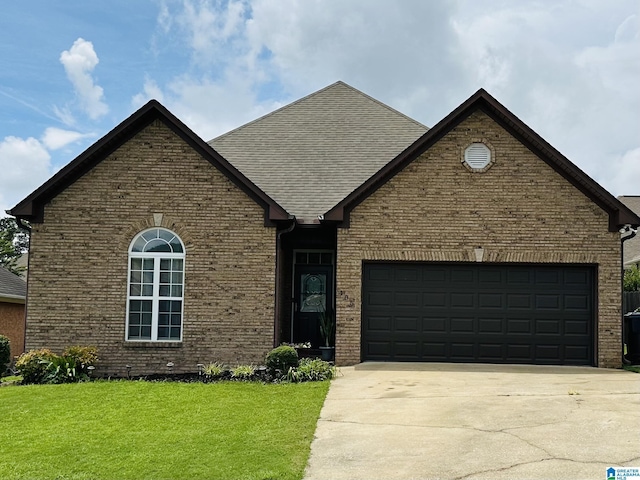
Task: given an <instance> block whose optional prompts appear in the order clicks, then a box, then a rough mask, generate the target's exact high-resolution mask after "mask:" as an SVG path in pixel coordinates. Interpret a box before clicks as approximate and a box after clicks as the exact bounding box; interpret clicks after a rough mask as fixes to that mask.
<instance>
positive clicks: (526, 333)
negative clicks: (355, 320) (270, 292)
mask: <svg viewBox="0 0 640 480" xmlns="http://www.w3.org/2000/svg"><path fill="white" fill-rule="evenodd" d="M363 268H364V271H363V296H362V359H363V360H387V361H433V362H480V363H532V364H550V365H593V343H594V341H593V330H594V306H593V305H594V280H593V277H594V269H593V267H586V266H566V265H563V266H556V265H544V266H539V265H536V266H531V265H486V264H426V263H419V264H415V263H411V264H408V263H365V264H364V267H363Z"/></svg>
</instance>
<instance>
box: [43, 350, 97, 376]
mask: <svg viewBox="0 0 640 480" xmlns="http://www.w3.org/2000/svg"><path fill="white" fill-rule="evenodd" d="M86 379H88V376H87V374H83V373H82V372H81V371H80V370H79V369H78V368H77V363H76V360H75V358H73V357H67V356H61V357H58V356H55V357H53V358H52V359H51V360H50V361H49V363H48V365H47V371H46V373H45V375H44V378H43V381H42V383H74V382H79V381H80V380H86Z"/></svg>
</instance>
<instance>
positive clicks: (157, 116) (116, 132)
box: [7, 100, 289, 224]
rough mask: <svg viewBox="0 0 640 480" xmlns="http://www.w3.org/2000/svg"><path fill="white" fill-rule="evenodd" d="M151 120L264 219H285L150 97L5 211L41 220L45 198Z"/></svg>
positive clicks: (273, 204) (271, 202) (265, 197)
mask: <svg viewBox="0 0 640 480" xmlns="http://www.w3.org/2000/svg"><path fill="white" fill-rule="evenodd" d="M154 120H160V121H162V122H163V123H164V124H165V125H167V127H169V128H170V129H171V130H172V131H173V132H174V133H176V134H177V135H178V136H179V137H180V138H182V139H183V140H184V141H185V142H186V143H187V144H189V145H190V146H191V147H192V148H193V149H194V150H196V151H197V152H198V153H199V154H200V155H202V157H203V158H204V159H205V160H207V161H209V163H211V164H212V165H213V166H214V167H216V168H217V169H218V170H220V171H221V172H222V173H223V174H224V175H226V176H227V177H228V178H229V179H230V180H231V181H232V182H233V183H234V184H235V185H236V186H238V187H239V188H240V189H241V190H243V191H244V192H245V193H247V195H249V197H251V198H252V199H253V200H254V201H255V202H256V203H258V204H259V205H260V206H262V207H263V208H264V210H265V223H267V224H268V223H271V222H273V221H277V220H286V219H288V218H289V214H288V213H287V212H286V211H285V210H284V209H283V208H282V207H281V206H280V205H278V204H277V203H276V202H275V201H274V200H273V199H272V198H270V197H269V196H268V195H266V194H265V193H264V192H263V191H262V190H260V189H259V188H258V187H256V185H254V184H253V183H252V182H251V181H250V180H249V179H248V178H247V177H245V176H244V175H243V174H242V173H240V172H239V171H238V170H237V169H236V168H235V167H234V166H233V165H231V164H230V163H229V162H228V161H227V160H226V159H225V158H224V157H222V156H221V155H220V154H219V153H218V152H216V151H215V150H214V149H213V148H212V147H211V146H210V145H208V144H207V143H206V142H205V141H204V140H202V139H201V138H200V137H198V136H197V135H196V134H195V133H194V132H193V131H192V130H191V129H189V128H188V127H187V126H186V125H185V124H184V123H182V122H181V121H180V120H178V118H176V117H175V116H174V115H173V114H172V113H171V112H169V110H167V109H166V108H165V107H164V106H162V105H161V104H160V103H159V102H158V101H156V100H151V101H149V102H148V103H147V104H146V105H144V106H143V107H141V108H140V109H139V110H138V111H136V112H135V113H134V114H133V115H131V116H130V117H129V118H127V119H126V120H125V121H123V122H122V123H120V124H119V125H118V126H116V127H115V128H114V129H113V130H111V131H110V132H109V133H107V134H106V135H105V136H104V137H102V138H101V139H100V140H98V141H97V142H96V143H94V144H93V145H92V146H91V147H89V148H88V149H87V150H85V151H84V152H83V153H82V154H80V155H79V156H78V157H77V158H75V159H74V160H73V161H71V162H70V163H69V164H67V165H66V166H65V167H63V168H62V169H61V170H60V171H59V172H58V173H56V174H55V175H54V176H53V177H51V178H50V179H49V180H48V181H47V182H45V183H44V184H43V185H42V186H40V187H39V188H38V189H37V190H35V191H34V192H33V193H31V194H30V195H29V196H28V197H27V198H25V199H24V200H22V201H21V202H20V203H18V204H17V205H16V206H15V207H13V208H12V209H11V210H8V212H7V213H9V214H10V215H13V216H15V217H17V218H21V219H25V220H29V221H32V222H41V221H42V220H43V214H44V205H45V204H46V203H47V202H48V201H50V200H51V199H52V198H54V197H55V196H56V195H57V194H58V193H60V192H62V191H63V190H64V189H65V188H67V187H68V186H69V185H71V184H72V183H73V182H75V181H76V180H78V179H79V178H80V177H81V176H83V175H84V174H85V173H87V172H88V171H90V170H91V169H92V168H93V167H94V166H95V165H97V164H98V163H100V162H101V161H102V160H103V159H105V158H106V157H107V156H108V155H109V154H111V153H112V152H113V151H115V150H116V149H117V148H118V147H120V146H121V145H123V144H124V143H126V142H127V141H128V140H130V139H131V138H132V137H133V136H134V135H136V134H137V133H138V132H139V131H141V130H142V129H143V128H145V127H146V126H148V125H149V124H150V123H151V122H153V121H154Z"/></svg>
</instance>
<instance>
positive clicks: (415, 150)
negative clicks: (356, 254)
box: [324, 88, 640, 232]
mask: <svg viewBox="0 0 640 480" xmlns="http://www.w3.org/2000/svg"><path fill="white" fill-rule="evenodd" d="M477 110H481V111H483V112H484V113H485V114H487V115H488V116H489V117H491V118H492V119H493V120H494V121H495V122H496V123H498V124H499V125H501V126H502V127H503V128H504V129H505V130H506V131H507V132H509V133H510V134H511V135H513V136H514V137H515V138H516V139H518V140H519V141H520V142H521V143H522V144H523V145H525V146H526V147H527V148H528V149H529V150H531V151H532V152H533V153H534V154H535V155H537V156H538V157H539V158H540V159H541V160H543V161H545V162H546V163H547V164H548V165H549V166H550V167H551V168H553V169H554V170H555V171H556V172H558V173H559V174H560V175H562V176H563V177H564V178H565V179H566V180H567V181H569V182H570V183H571V184H573V185H574V186H575V187H576V188H577V189H578V190H580V191H581V192H583V193H584V194H585V195H586V196H587V197H589V198H590V199H591V200H592V201H594V202H595V203H596V204H597V205H599V206H600V208H602V209H603V210H604V211H605V212H607V213H608V214H609V231H612V232H615V231H617V230H619V229H620V228H621V227H623V226H625V225H632V226H634V227H637V226H640V217H638V215H637V214H635V213H634V212H633V211H632V210H631V209H629V208H628V207H627V206H626V205H624V204H623V203H622V202H620V201H619V200H618V199H616V198H615V197H614V196H613V195H611V194H610V193H609V192H608V191H607V190H605V189H604V188H603V187H602V186H600V185H599V184H598V183H597V182H596V181H595V180H593V179H592V178H591V177H589V176H588V175H587V174H586V173H585V172H583V171H582V170H580V168H578V167H577V166H576V165H575V164H573V163H572V162H571V161H570V160H569V159H568V158H566V157H565V156H564V155H562V154H561V153H560V152H559V151H558V150H556V149H555V148H554V147H552V146H551V145H550V144H549V143H547V141H546V140H544V139H543V138H542V137H541V136H540V135H538V134H537V133H536V132H534V131H533V130H532V129H531V128H529V127H528V126H527V125H526V124H525V123H524V122H522V121H521V120H520V119H519V118H518V117H516V116H515V115H514V114H513V113H511V112H510V111H509V110H508V109H507V108H505V107H504V106H503V105H502V104H501V103H500V102H498V101H497V100H496V99H495V98H493V97H492V96H491V95H489V94H488V93H487V92H486V91H485V90H484V89H482V88H481V89H480V90H478V91H477V92H476V93H474V94H473V95H472V96H471V97H469V98H468V99H467V100H466V101H465V102H463V103H462V104H461V105H460V106H459V107H458V108H456V109H455V110H454V111H453V112H451V113H450V114H449V115H447V116H446V117H445V118H444V119H442V120H441V121H440V122H438V124H437V125H435V126H434V127H433V128H431V129H430V130H429V131H428V132H426V133H425V134H424V135H422V136H421V137H420V138H419V139H417V140H416V141H415V142H414V143H413V144H412V145H410V146H409V147H408V148H407V149H406V150H404V151H403V152H402V153H401V154H400V155H398V156H397V157H396V158H395V159H393V160H392V161H391V162H389V163H388V164H387V165H385V166H384V167H383V168H382V169H381V170H380V171H379V172H377V173H376V174H375V175H373V176H372V177H371V178H369V179H368V180H367V181H366V182H365V183H363V184H362V185H361V186H360V187H358V188H357V189H356V190H354V191H353V192H352V193H351V194H349V195H348V196H347V197H345V198H344V199H343V200H342V201H340V202H339V203H338V204H336V205H335V206H334V207H333V208H332V209H331V210H329V211H328V212H327V213H326V214H325V216H324V218H325V219H326V220H332V221H338V222H343V223H344V224H347V225H348V223H349V213H350V212H351V210H352V209H353V208H355V207H356V206H357V205H358V204H360V203H361V202H362V201H363V200H364V199H365V198H367V197H368V196H369V195H371V194H372V193H373V192H375V191H376V190H377V189H378V188H379V187H380V186H381V185H383V184H384V183H386V182H387V181H389V179H391V178H392V177H393V176H394V175H396V174H397V173H398V172H400V171H402V169H404V167H406V166H407V165H408V164H410V163H411V162H412V161H413V160H415V159H416V158H418V157H419V156H420V155H422V154H423V153H424V152H425V151H426V150H427V149H429V148H430V147H431V146H432V145H433V144H435V143H436V142H437V141H438V140H440V139H441V138H442V137H444V136H445V135H446V134H447V133H448V132H449V131H451V130H452V129H453V128H455V127H456V126H457V125H459V124H460V123H461V122H462V121H463V120H465V119H466V118H467V117H469V115H471V114H472V113H473V112H475V111H477Z"/></svg>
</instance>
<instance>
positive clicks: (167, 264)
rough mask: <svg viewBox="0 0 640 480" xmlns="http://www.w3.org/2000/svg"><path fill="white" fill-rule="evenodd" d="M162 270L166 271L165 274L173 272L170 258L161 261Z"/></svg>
mask: <svg viewBox="0 0 640 480" xmlns="http://www.w3.org/2000/svg"><path fill="white" fill-rule="evenodd" d="M160 270H164V271H165V272H167V271H169V270H171V259H169V258H162V259H160Z"/></svg>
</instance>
